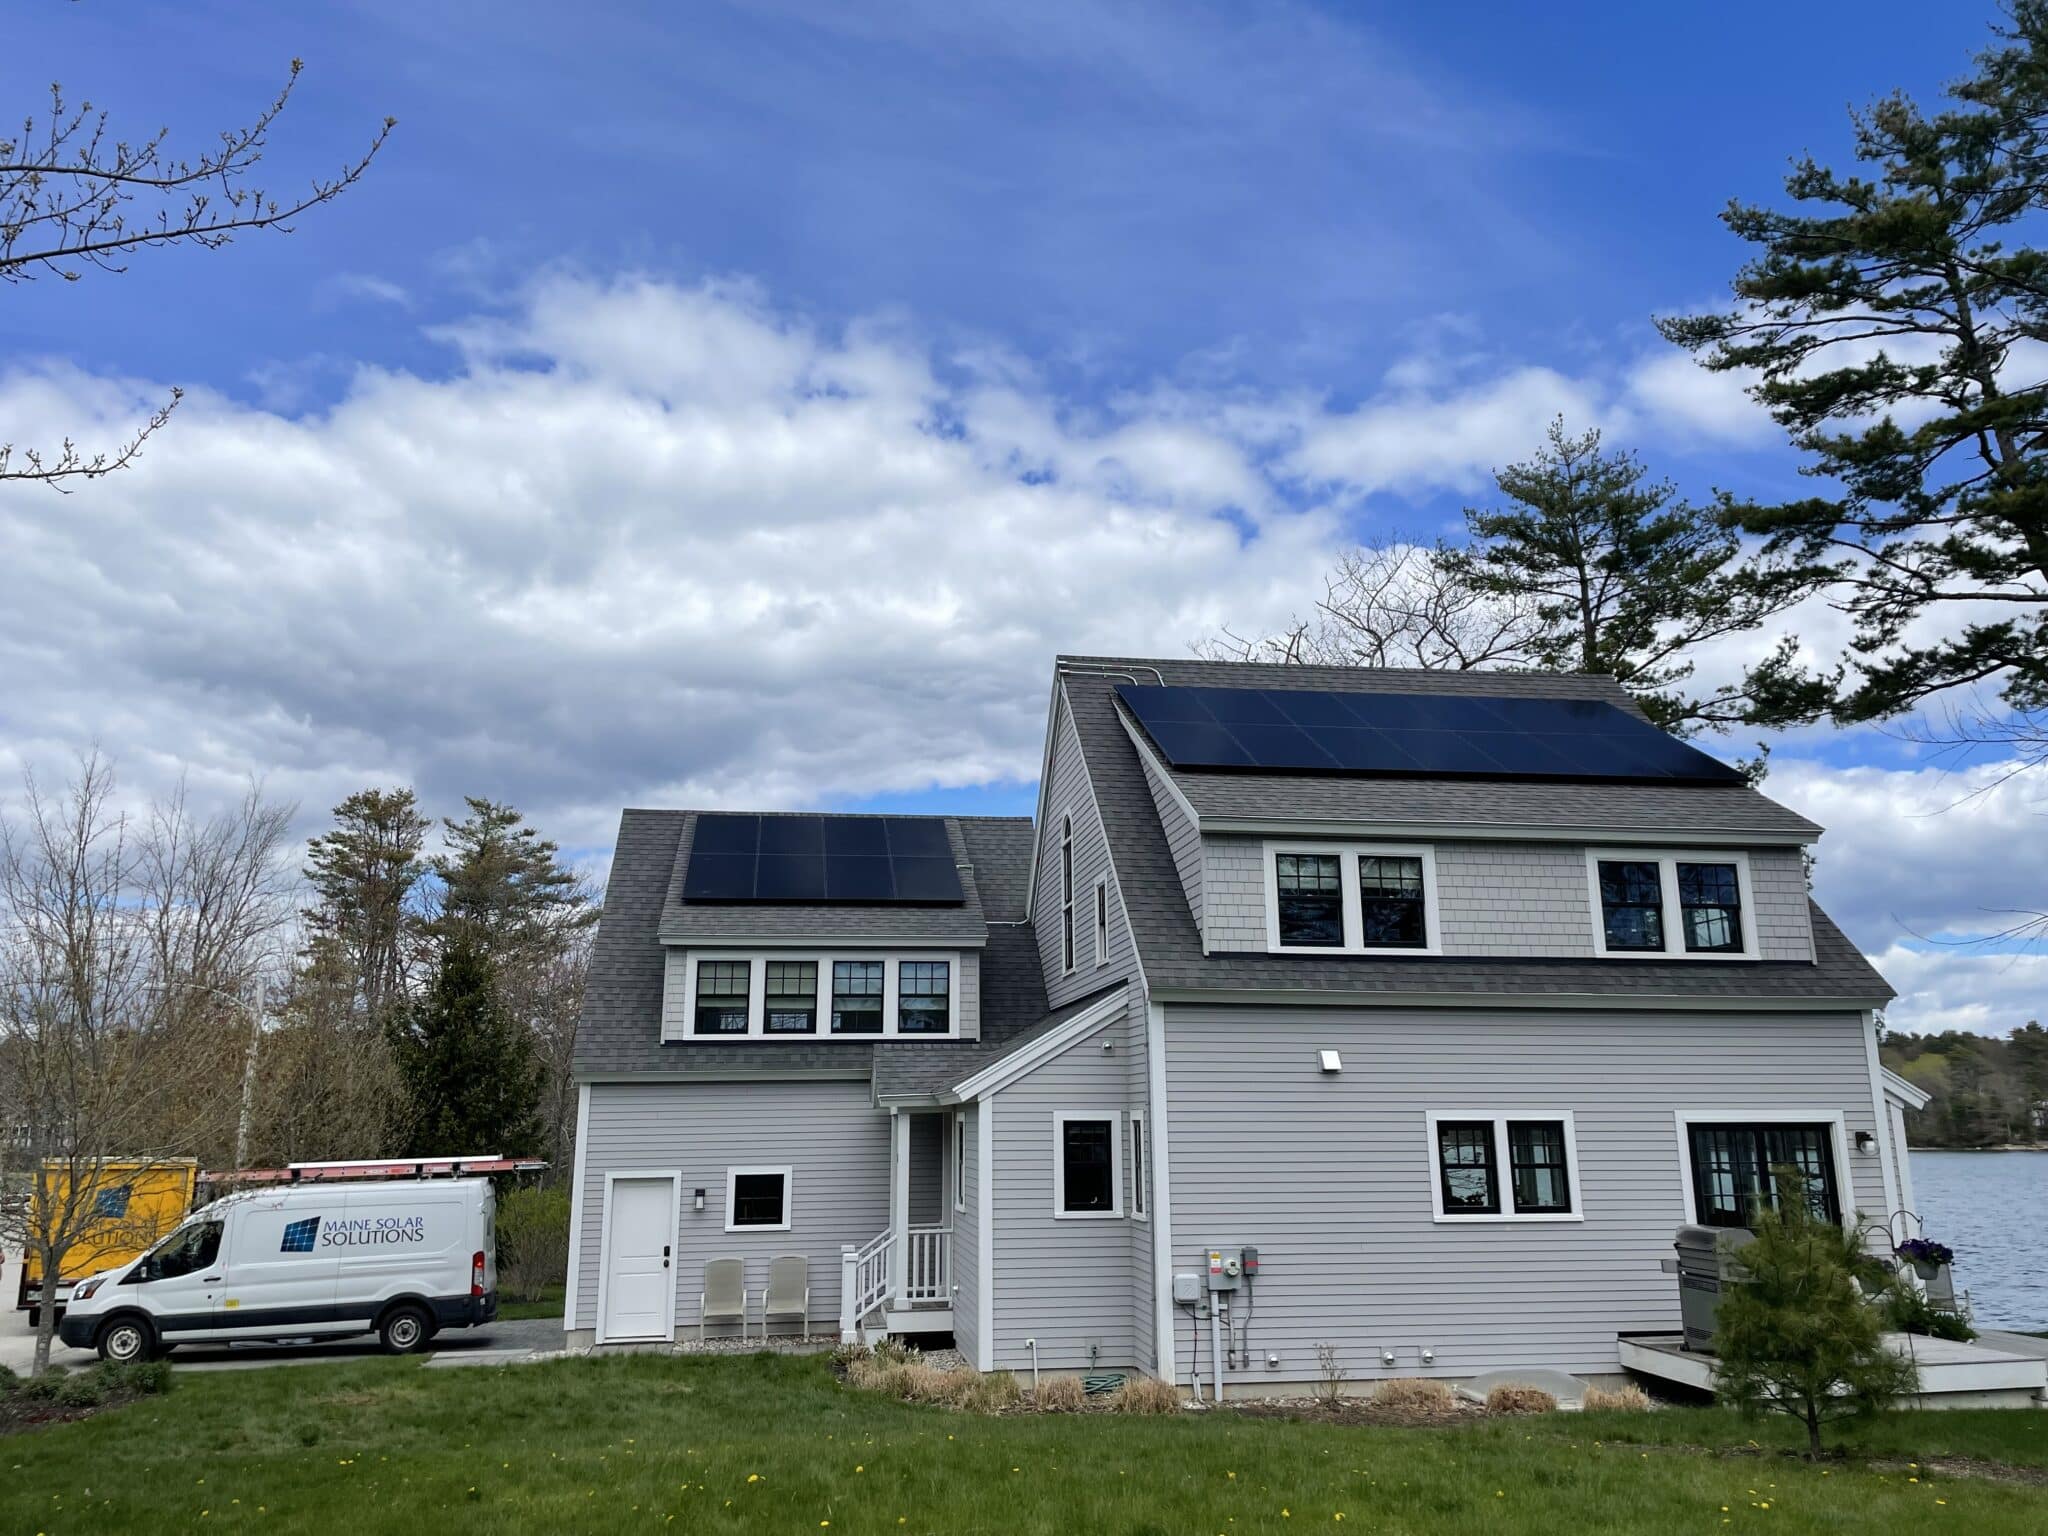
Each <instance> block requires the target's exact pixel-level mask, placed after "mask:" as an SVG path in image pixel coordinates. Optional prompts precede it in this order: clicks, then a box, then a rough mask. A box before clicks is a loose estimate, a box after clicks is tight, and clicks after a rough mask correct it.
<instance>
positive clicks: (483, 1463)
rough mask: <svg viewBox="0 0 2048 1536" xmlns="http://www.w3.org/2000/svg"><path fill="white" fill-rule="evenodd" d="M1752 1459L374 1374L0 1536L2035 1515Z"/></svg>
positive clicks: (1903, 1420)
mask: <svg viewBox="0 0 2048 1536" xmlns="http://www.w3.org/2000/svg"><path fill="white" fill-rule="evenodd" d="M1753 1438H1754V1439H1756V1440H1761V1441H1763V1442H1765V1444H1766V1446H1775V1445H1776V1444H1778V1443H1781V1442H1784V1441H1785V1439H1786V1437H1784V1436H1782V1435H1780V1434H1778V1433H1776V1432H1769V1433H1761V1434H1759V1433H1756V1432H1755V1431H1754V1430H1753V1429H1752V1427H1751V1426H1748V1425H1745V1424H1743V1423H1742V1422H1741V1421H1739V1420H1737V1419H1735V1418H1734V1417H1732V1416H1731V1415H1727V1414H1724V1413H1720V1412H1716V1411H1714V1410H1707V1409H1688V1410H1674V1411H1670V1412H1665V1413H1659V1414H1655V1415H1633V1416H1629V1415H1614V1416H1600V1417H1597V1418H1596V1417H1592V1416H1571V1417H1552V1418H1544V1419H1525V1420H1493V1421H1487V1422H1483V1423H1476V1424H1469V1425H1466V1426H1463V1427H1459V1428H1453V1429H1443V1430H1397V1429H1359V1428H1349V1427H1339V1426H1329V1425H1314V1424H1296V1423H1287V1422H1280V1421H1274V1420H1242V1419H1236V1418H1233V1417H1231V1416H1229V1415H1221V1416H1209V1415H1184V1416H1182V1417H1180V1418H1177V1419H1125V1418H1108V1417H1100V1416H1088V1417H1081V1418H1059V1417H1051V1416H1045V1417H1012V1418H1001V1419H990V1418H977V1417H972V1416H969V1415H965V1414H958V1413H951V1412H947V1411H944V1410H939V1409H929V1408H910V1407H905V1406H902V1405H900V1404H897V1403H894V1402H890V1401H886V1400H883V1399H880V1398H877V1397H874V1396H870V1395H865V1394H857V1393H853V1392H850V1391H847V1390H845V1389H843V1388H841V1387H840V1386H839V1385H838V1384H837V1383H836V1382H835V1381H834V1380H833V1379H832V1377H831V1375H830V1372H829V1368H828V1366H827V1364H826V1362H825V1361H823V1360H821V1359H818V1358H815V1357H814V1358H810V1359H793V1358H789V1357H781V1356H755V1357H742V1358H730V1357H728V1358H716V1359H702V1360H672V1359H660V1358H653V1357H646V1356H641V1357H631V1358H609V1359H601V1360H580V1361H560V1362H553V1363H549V1364H544V1365H533V1366H523V1367H496V1368H467V1369H456V1370H450V1369H435V1370H430V1369H425V1368H423V1367H421V1366H420V1365H419V1364H418V1363H417V1362H414V1361H409V1360H379V1361H365V1362H362V1363H351V1364H347V1365H334V1366H325V1365H321V1366H296V1367H289V1368H281V1369H275V1370H263V1371H233V1372H215V1373H191V1372H188V1373H183V1374H181V1375H179V1377H178V1378H177V1382H176V1385H175V1387H174V1389H173V1390H172V1392H171V1393H170V1394H169V1395H168V1396H167V1397H163V1398H157V1399H152V1400H149V1401H146V1402H143V1403H140V1404H136V1405H134V1406H131V1407H129V1408H126V1409H122V1410H120V1411H118V1412H114V1413H110V1414H107V1415H104V1416H102V1417H100V1418H97V1419H93V1420H89V1421H87V1422H84V1423H80V1424H74V1425H67V1426H64V1427H61V1428H56V1429H50V1430H44V1431H39V1432H36V1433H33V1434H28V1435H21V1436H16V1437H13V1438H10V1439H6V1440H0V1531H6V1532H10V1533H11V1532H16V1531H20V1532H28V1533H33V1532H42V1533H46V1536H68V1533H106V1536H116V1533H121V1532H137V1533H147V1536H164V1533H166V1532H173V1531H204V1532H215V1531H263V1532H279V1533H283V1532H299V1531H336V1530H345V1531H347V1532H348V1533H349V1536H377V1533H382V1532H390V1533H394V1536H395V1533H401V1532H402V1533H408V1536H410V1533H416V1532H420V1531H433V1532H435V1533H436V1536H440V1533H446V1532H478V1533H483V1532H491V1533H499V1532H506V1533H518V1532H557V1531H591V1532H597V1531H605V1532H609V1531H615V1530H619V1531H634V1530H648V1531H667V1530H675V1531H692V1532H695V1531H711V1532H717V1531H742V1530H745V1531H790V1532H796V1531H817V1530H820V1529H825V1528H827V1527H826V1525H825V1522H828V1521H829V1522H830V1526H829V1529H830V1530H831V1531H832V1532H833V1533H834V1536H840V1533H846V1532H916V1531H943V1532H949V1533H959V1532H1004V1533H1009V1532H1032V1531H1045V1532H1061V1533H1070V1532H1071V1533H1087V1532H1174V1533H1180V1532H1196V1533H1203V1532H1212V1531H1214V1532H1227V1533H1230V1536H1246V1533H1252V1532H1282V1531H1284V1532H1290V1533H1292V1532H1298V1531H1301V1530H1303V1529H1305V1528H1307V1527H1309V1526H1316V1525H1321V1526H1329V1525H1331V1524H1333V1523H1335V1522H1336V1519H1337V1517H1338V1516H1339V1515H1342V1517H1343V1520H1344V1521H1345V1522H1346V1523H1347V1527H1348V1528H1351V1529H1357V1530H1360V1531H1375V1532H1413V1533H1423V1532H1429V1533H1451V1532H1455V1533H1459V1536H1464V1533H1468V1532H1477V1533H1500V1536H1514V1533H1532V1536H1533V1533H1546V1536H1547V1533H1553V1532H1564V1531H1571V1532H1617V1533H1619V1532H1628V1533H1631V1536H1638V1533H1642V1532H1655V1533H1659V1536H1662V1533H1667V1532H1673V1533H1675V1532H1687V1531H1704V1532H1718V1531H1722V1530H1732V1531H1779V1532H1798V1531H1825V1532H1856V1533H1859V1536H1861V1533H1868V1532H1873V1531H1890V1530H1913V1531H1919V1530H1923V1529H1924V1530H1932V1531H1941V1530H1954V1531H1958V1532H1963V1531H1967V1532H1969V1533H1970V1536H1996V1533H2002V1532H2014V1533H2019V1532H2026V1533H2039V1532H2041V1531H2043V1530H2044V1529H2048V1486H2041V1485H2036V1486H2022V1485H2019V1484H2016V1483H2013V1482H2009V1481H1996V1480H1992V1479H1989V1478H1982V1477H1946V1476H1937V1475H1934V1474H1933V1472H1932V1470H1931V1469H1930V1468H1928V1467H1926V1466H1925V1465H1924V1464H1923V1466H1922V1467H1921V1468H1919V1469H1918V1471H1917V1473H1916V1472H1915V1471H1914V1470H1911V1469H1908V1468H1906V1467H1904V1466H1903V1465H1891V1464H1889V1463H1879V1464H1871V1463H1866V1462H1861V1461H1855V1460H1850V1461H1844V1462H1838V1463H1835V1464H1833V1465H1830V1466H1826V1467H1808V1466H1807V1465H1805V1464H1804V1463H1803V1462H1800V1461H1798V1460H1796V1459H1793V1458H1790V1457H1786V1456H1783V1455H1779V1454H1776V1453H1775V1452H1774V1451H1771V1450H1766V1449H1760V1448H1751V1447H1750V1445H1749V1442H1750V1441H1751V1440H1752V1439H1753ZM1865 1443H1866V1444H1868V1445H1869V1446H1870V1447H1871V1448H1872V1449H1873V1450H1874V1451H1875V1452H1876V1453H1878V1454H1879V1455H1881V1456H1884V1457H1886V1458H1898V1459H1899V1460H1900V1461H1901V1462H1903V1461H1904V1460H1912V1459H1923V1458H1928V1457H1934V1456H1941V1455H1975V1456H1980V1457H1985V1458H1989V1459H1995V1460H1999V1461H2004V1462H2007V1463H2013V1464H2024V1465H2027V1466H2031V1467H2041V1466H2043V1465H2044V1464H2048V1419H2044V1418H2043V1416H2041V1415H2039V1414H2028V1413H2022V1412H2013V1413H1961V1412H1958V1413H1935V1414H1912V1415H1898V1416H1895V1417H1893V1418H1891V1419H1888V1420H1886V1421H1885V1422H1884V1423H1883V1425H1882V1426H1881V1428H1880V1429H1879V1430H1878V1431H1876V1432H1875V1433H1874V1434H1873V1436H1872V1437H1871V1438H1870V1439H1868V1440H1867V1441H1866V1442H1865ZM1709 1445H1711V1446H1717V1447H1722V1448H1723V1449H1722V1450H1721V1451H1718V1452H1717V1451H1707V1450H1702V1449H1700V1447H1703V1446H1709ZM1916 1475H1917V1476H1918V1477H1919V1478H1920V1480H1919V1481H1917V1482H1915V1481H1912V1480H1911V1479H1912V1478H1913V1477H1914V1476H1916ZM1724 1506H1725V1511H1724ZM1765 1506H1768V1507H1767V1508H1766V1507H1765ZM1724 1522H1725V1524H1724Z"/></svg>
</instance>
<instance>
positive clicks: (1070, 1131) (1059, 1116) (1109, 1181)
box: [1052, 1110, 1124, 1217]
mask: <svg viewBox="0 0 2048 1536" xmlns="http://www.w3.org/2000/svg"><path fill="white" fill-rule="evenodd" d="M1052 1120H1053V1148H1052V1173H1053V1203H1052V1213H1053V1215H1055V1216H1058V1217H1085V1216H1098V1217H1101V1216H1121V1215H1123V1213H1124V1211H1123V1147H1122V1145H1121V1143H1122V1140H1123V1135H1122V1131H1123V1117H1122V1115H1121V1114H1119V1113H1117V1112H1115V1111H1103V1112H1100V1113H1097V1112H1093V1111H1087V1110H1060V1111H1058V1112H1056V1113H1055V1114H1054V1115H1053V1117H1052Z"/></svg>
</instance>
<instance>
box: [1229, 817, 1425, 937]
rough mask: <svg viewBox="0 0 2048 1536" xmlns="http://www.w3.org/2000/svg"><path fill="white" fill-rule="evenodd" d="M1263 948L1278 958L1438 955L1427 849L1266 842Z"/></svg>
mask: <svg viewBox="0 0 2048 1536" xmlns="http://www.w3.org/2000/svg"><path fill="white" fill-rule="evenodd" d="M1265 857H1266V870H1265V876H1266V947H1267V948H1268V949H1269V950H1271V951H1273V952H1274V953H1276V954H1288V953H1299V954H1318V953H1323V952H1327V951H1333V950H1334V951H1339V952H1345V953H1350V954H1396V955H1428V954H1435V953H1437V952H1438V947H1439V945H1438V938H1437V922H1436V859H1435V855H1434V853H1433V851H1432V850H1431V849H1429V848H1427V847H1416V846H1399V845H1395V846H1387V845H1381V844H1343V843H1331V844H1321V845H1311V846H1301V845H1295V846H1289V845H1288V844H1286V843H1268V844H1266V850H1265Z"/></svg>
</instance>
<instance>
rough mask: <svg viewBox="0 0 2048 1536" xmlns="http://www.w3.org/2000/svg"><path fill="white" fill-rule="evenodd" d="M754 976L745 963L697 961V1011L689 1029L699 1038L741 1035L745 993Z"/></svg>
mask: <svg viewBox="0 0 2048 1536" xmlns="http://www.w3.org/2000/svg"><path fill="white" fill-rule="evenodd" d="M753 976H754V967H753V962H751V961H748V960H699V961H698V962H697V1010H696V1018H695V1020H694V1022H693V1024H692V1028H693V1029H694V1030H695V1032H696V1033H698V1034H700V1035H744V1034H745V1033H746V1032H747V1001H748V999H747V993H748V989H749V987H750V986H751V985H752V982H753Z"/></svg>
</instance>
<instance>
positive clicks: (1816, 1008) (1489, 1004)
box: [631, 949, 1872, 1082]
mask: <svg viewBox="0 0 2048 1536" xmlns="http://www.w3.org/2000/svg"><path fill="white" fill-rule="evenodd" d="M1315 953H1317V954H1330V955H1334V954H1341V953H1342V951H1341V950H1334V949H1330V950H1317V951H1315ZM1152 996H1154V997H1155V998H1158V999H1159V1000H1161V1001H1163V1002H1169V1003H1246V1002H1255V1003H1260V1004H1295V1005H1300V1006H1305V1007H1314V1008H1332V1007H1339V1006H1343V1007H1354V1006H1355V1007H1369V1008H1513V1009H1537V1010H1542V1011H1546V1012H1566V1011H1572V1012H1578V1011H1583V1010H1585V1009H1588V1008H1627V1009H1634V1010H1641V1009H1643V1008H1647V1007H1651V1006H1656V1007H1658V1008H1661V1009H1664V1010H1666V1011H1670V1012H1675V1013H1863V1012H1865V1011H1867V1010H1868V1009H1869V1008H1870V1007H1871V1006H1872V999H1871V998H1869V997H1783V996H1781V997H1716V996H1707V995H1702V994H1698V993H1687V992H1650V991H1642V992H1563V991H1559V992H1360V991H1352V990H1350V989H1348V988H1344V987H1265V986H1261V987H1161V988H1159V989H1158V990H1157V991H1156V992H1154V993H1153V994H1152ZM648 1080H649V1079H648V1077H647V1075H646V1074H644V1073H642V1074H636V1075H635V1076H634V1077H633V1078H632V1079H631V1081H633V1082H646V1081H648Z"/></svg>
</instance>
